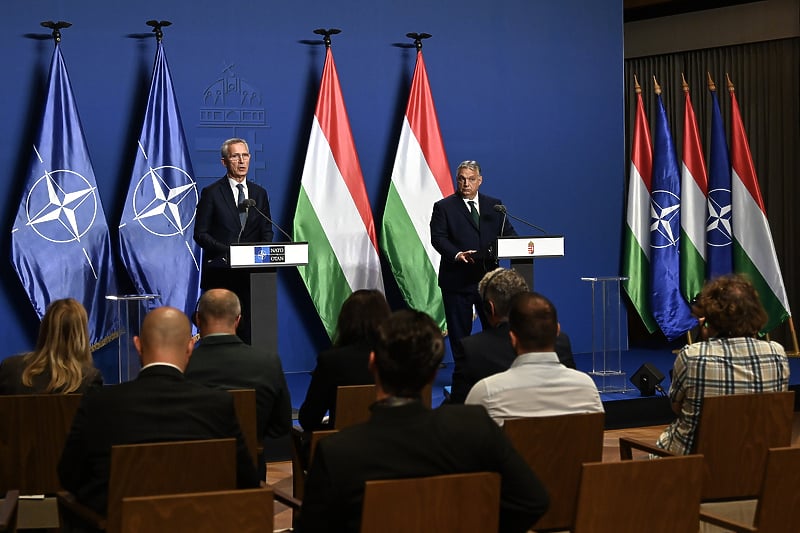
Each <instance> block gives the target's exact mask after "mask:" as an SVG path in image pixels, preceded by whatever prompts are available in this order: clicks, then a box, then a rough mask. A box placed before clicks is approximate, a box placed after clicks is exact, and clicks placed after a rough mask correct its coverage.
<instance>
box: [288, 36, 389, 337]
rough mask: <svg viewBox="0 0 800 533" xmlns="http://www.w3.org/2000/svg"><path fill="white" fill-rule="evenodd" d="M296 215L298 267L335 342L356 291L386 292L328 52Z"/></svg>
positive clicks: (358, 168) (365, 196) (365, 200)
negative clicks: (303, 249)
mask: <svg viewBox="0 0 800 533" xmlns="http://www.w3.org/2000/svg"><path fill="white" fill-rule="evenodd" d="M300 185H301V186H300V195H299V197H298V199H297V209H296V211H295V215H294V240H295V241H298V242H300V241H307V242H308V247H309V250H308V264H307V265H305V266H301V267H298V270H299V271H300V276H301V277H302V278H303V281H304V282H305V285H306V288H307V289H308V293H309V295H310V296H311V299H312V301H313V302H314V306H315V307H316V308H317V312H318V313H319V316H320V318H321V319H322V323H323V325H324V326H325V329H326V330H327V332H328V335H329V336H330V337H331V338H333V336H334V333H335V331H336V319H337V317H338V316H339V311H340V310H341V308H342V304H343V303H344V301H345V300H346V299H347V297H348V296H350V294H351V293H352V292H353V291H355V290H357V289H378V290H380V291H383V278H382V276H381V263H380V259H379V257H378V242H377V236H376V233H375V223H374V220H373V218H372V209H371V208H370V204H369V198H368V197H367V191H366V188H365V186H364V176H363V175H362V173H361V165H360V163H359V162H358V155H357V154H356V148H355V143H354V142H353V135H352V133H351V131H350V121H349V120H348V118H347V109H346V108H345V105H344V98H343V97H342V89H341V87H340V85H339V76H338V74H337V72H336V65H335V64H334V62H333V54H332V52H331V49H330V47H328V49H327V52H326V54H325V67H324V68H323V71H322V82H321V85H320V89H319V99H318V100H317V108H316V111H315V113H314V122H313V123H312V125H311V135H310V138H309V141H308V152H307V153H306V162H305V166H304V168H303V177H302V179H301V184H300Z"/></svg>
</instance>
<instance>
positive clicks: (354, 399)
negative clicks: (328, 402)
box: [334, 385, 375, 429]
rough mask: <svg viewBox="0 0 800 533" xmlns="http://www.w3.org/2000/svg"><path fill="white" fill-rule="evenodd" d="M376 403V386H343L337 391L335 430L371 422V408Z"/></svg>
mask: <svg viewBox="0 0 800 533" xmlns="http://www.w3.org/2000/svg"><path fill="white" fill-rule="evenodd" d="M373 403H375V385H341V386H339V387H338V388H337V389H336V417H335V421H334V428H335V429H344V428H346V427H349V426H353V425H355V424H360V423H362V422H366V421H367V420H369V415H370V411H369V406H370V405H372V404H373Z"/></svg>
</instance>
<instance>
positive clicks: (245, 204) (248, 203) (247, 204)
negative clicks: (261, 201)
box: [236, 198, 256, 244]
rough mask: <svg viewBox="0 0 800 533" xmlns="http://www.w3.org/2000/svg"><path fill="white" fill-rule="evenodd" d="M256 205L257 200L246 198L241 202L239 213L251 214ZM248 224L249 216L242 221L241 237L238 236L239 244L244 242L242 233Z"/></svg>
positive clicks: (237, 241)
mask: <svg viewBox="0 0 800 533" xmlns="http://www.w3.org/2000/svg"><path fill="white" fill-rule="evenodd" d="M255 205H256V201H255V200H253V199H251V198H245V199H244V200H242V201H241V202H239V205H238V206H237V207H238V208H239V211H244V212H245V213H249V210H250V208H251V207H255ZM246 223H247V216H245V217H244V220H242V227H241V228H239V235H237V236H236V243H237V244H238V243H240V242H241V240H242V232H244V226H245V224H246Z"/></svg>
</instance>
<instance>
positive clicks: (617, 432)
mask: <svg viewBox="0 0 800 533" xmlns="http://www.w3.org/2000/svg"><path fill="white" fill-rule="evenodd" d="M663 430H664V426H663V425H659V426H647V427H639V428H627V429H612V430H608V431H606V432H605V439H604V442H603V461H604V462H614V461H619V460H620V459H619V438H620V437H623V436H624V437H630V438H634V439H640V440H643V441H646V442H655V441H656V439H657V438H658V436H659V435H660V434H661V432H662V431H663ZM792 446H800V411H798V412H795V414H794V424H793V426H792ZM267 482H268V483H269V484H270V485H277V486H278V487H279V488H281V489H283V490H284V491H286V492H288V493H290V494H291V491H292V463H291V461H285V462H280V463H269V466H268V468H267ZM291 525H292V513H291V511H290V510H288V509H287V508H286V507H284V506H283V505H281V504H280V503H276V504H275V530H276V531H282V530H286V529H288V528H290V527H291Z"/></svg>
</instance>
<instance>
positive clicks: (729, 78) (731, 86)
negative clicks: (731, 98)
mask: <svg viewBox="0 0 800 533" xmlns="http://www.w3.org/2000/svg"><path fill="white" fill-rule="evenodd" d="M725 79H726V80H728V90H729V91H730V92H734V91H735V90H736V88H735V87H734V86H733V82H732V81H731V77H730V76H729V75H728V73H727V72H726V73H725Z"/></svg>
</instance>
